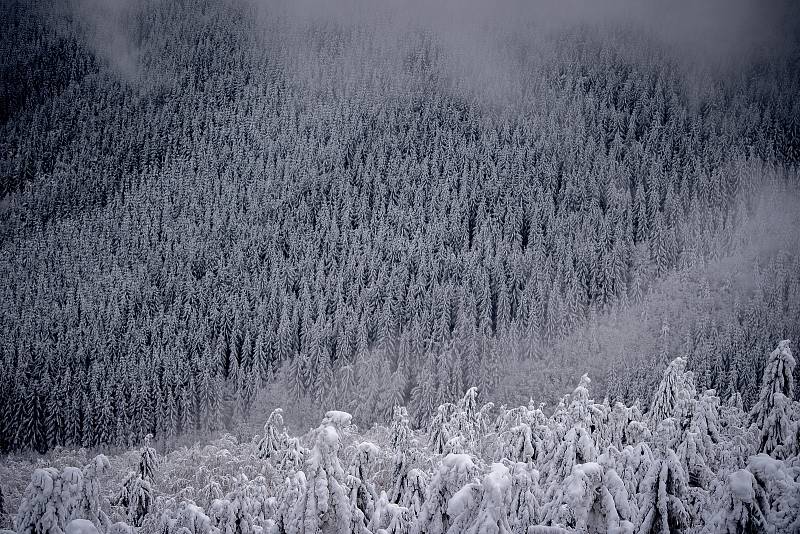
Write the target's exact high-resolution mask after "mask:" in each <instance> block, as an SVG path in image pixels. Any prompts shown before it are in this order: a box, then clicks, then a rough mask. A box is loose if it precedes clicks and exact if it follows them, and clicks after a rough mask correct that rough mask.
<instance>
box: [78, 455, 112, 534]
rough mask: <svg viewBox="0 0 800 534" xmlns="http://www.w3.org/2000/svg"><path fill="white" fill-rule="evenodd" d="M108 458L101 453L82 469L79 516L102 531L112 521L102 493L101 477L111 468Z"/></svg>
mask: <svg viewBox="0 0 800 534" xmlns="http://www.w3.org/2000/svg"><path fill="white" fill-rule="evenodd" d="M110 466H111V465H110V463H109V461H108V458H106V457H105V456H104V455H102V454H99V455H97V456H95V457H94V458H92V461H91V462H90V463H88V464H87V465H85V466H84V467H83V470H82V475H83V488H82V491H81V502H80V504H79V512H78V515H79V517H81V518H83V519H87V520H89V521H91V522H92V523H93V524H94V525H95V526H96V527H97V528H98V529H99V530H100V531H101V532H104V531H105V530H107V529H108V527H109V525H110V521H109V519H108V516H107V515H106V513H105V511H103V502H104V501H105V498H104V497H103V496H102V495H101V491H100V481H99V477H100V475H102V474H103V473H105V472H106V471H107V470H108V469H109V468H110Z"/></svg>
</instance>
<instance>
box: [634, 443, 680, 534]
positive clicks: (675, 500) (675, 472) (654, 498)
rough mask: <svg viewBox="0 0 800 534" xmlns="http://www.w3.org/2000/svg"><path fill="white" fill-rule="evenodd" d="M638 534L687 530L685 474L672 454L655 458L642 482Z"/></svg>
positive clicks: (672, 532) (671, 532)
mask: <svg viewBox="0 0 800 534" xmlns="http://www.w3.org/2000/svg"><path fill="white" fill-rule="evenodd" d="M642 486H643V491H642V492H641V493H640V497H639V499H640V502H639V527H638V530H637V531H636V532H637V534H677V533H680V532H685V531H686V529H687V527H688V526H689V519H690V518H689V513H688V511H687V510H686V503H685V499H686V497H687V492H688V483H687V476H686V473H685V472H684V471H683V467H681V464H680V461H679V460H678V457H677V456H676V455H675V453H674V452H673V451H672V450H667V451H666V453H665V454H663V455H661V456H659V457H658V458H656V460H655V462H654V463H653V465H652V467H651V468H650V471H649V472H648V473H647V477H646V478H645V480H644V481H643V482H642Z"/></svg>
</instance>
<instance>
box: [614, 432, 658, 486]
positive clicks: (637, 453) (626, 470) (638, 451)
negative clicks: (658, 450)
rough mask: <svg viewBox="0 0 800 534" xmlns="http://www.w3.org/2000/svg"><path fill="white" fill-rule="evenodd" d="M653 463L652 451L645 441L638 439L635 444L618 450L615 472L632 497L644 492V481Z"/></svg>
mask: <svg viewBox="0 0 800 534" xmlns="http://www.w3.org/2000/svg"><path fill="white" fill-rule="evenodd" d="M653 463H655V458H654V457H653V451H652V450H651V449H650V445H648V444H647V442H646V441H640V442H639V443H637V444H635V445H626V446H625V448H624V449H622V451H620V457H619V459H618V460H617V467H616V469H617V473H618V474H619V476H620V478H622V481H623V482H624V483H625V489H626V490H627V491H628V495H630V496H631V497H632V498H633V497H635V496H638V495H639V494H640V493H642V492H644V490H645V488H644V481H645V479H646V478H647V474H648V473H649V472H650V468H651V467H652V466H653Z"/></svg>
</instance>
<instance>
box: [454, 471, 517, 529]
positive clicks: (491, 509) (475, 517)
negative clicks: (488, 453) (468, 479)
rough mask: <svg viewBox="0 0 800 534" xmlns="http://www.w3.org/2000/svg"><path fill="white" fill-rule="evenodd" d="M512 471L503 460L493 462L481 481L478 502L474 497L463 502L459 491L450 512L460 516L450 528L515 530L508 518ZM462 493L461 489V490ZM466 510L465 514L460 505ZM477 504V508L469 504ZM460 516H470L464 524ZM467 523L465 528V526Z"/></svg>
mask: <svg viewBox="0 0 800 534" xmlns="http://www.w3.org/2000/svg"><path fill="white" fill-rule="evenodd" d="M510 490H511V473H510V472H509V470H508V468H507V467H506V466H504V465H503V464H492V467H491V470H490V471H489V473H487V474H486V475H485V476H484V477H483V480H481V483H480V491H479V495H480V500H479V501H478V502H477V503H475V502H473V501H471V500H470V499H465V501H464V502H459V500H458V494H456V496H455V497H453V498H452V499H451V500H450V503H449V505H448V508H449V509H448V512H449V513H450V514H451V515H453V516H454V517H455V518H456V519H455V520H454V522H453V524H452V525H451V527H450V530H449V532H452V533H453V534H456V533H460V532H464V533H466V534H484V533H485V534H511V533H512V532H513V531H512V529H511V525H510V524H509V522H508V515H509V513H508V504H509V502H510V499H509V496H510ZM459 493H460V492H459ZM458 507H462V508H464V510H463V511H462V513H461V514H459V513H458V510H457V508H458ZM471 507H474V508H475V509H474V513H473V512H467V508H471ZM459 517H465V518H466V517H469V518H470V519H469V521H468V522H466V523H465V524H464V525H459V524H458V518H459ZM462 527H463V528H462Z"/></svg>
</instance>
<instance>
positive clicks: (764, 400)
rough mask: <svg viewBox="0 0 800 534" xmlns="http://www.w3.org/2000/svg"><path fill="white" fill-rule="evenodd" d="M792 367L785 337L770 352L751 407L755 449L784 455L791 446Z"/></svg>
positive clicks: (792, 360)
mask: <svg viewBox="0 0 800 534" xmlns="http://www.w3.org/2000/svg"><path fill="white" fill-rule="evenodd" d="M794 367H795V360H794V357H793V356H792V350H791V348H789V340H788V339H785V340H783V341H781V342H780V343H778V347H777V348H776V349H775V350H774V351H772V353H771V354H770V355H769V359H768V360H767V365H766V367H765V368H764V374H763V375H762V378H761V390H760V391H759V395H758V402H756V404H755V405H754V406H753V409H752V410H751V411H750V417H751V421H752V424H753V425H755V427H756V428H757V429H758V430H759V435H758V447H757V450H758V452H764V453H767V454H773V453H777V454H778V455H780V456H781V457H783V456H784V455H785V454H786V452H787V449H788V448H790V447H791V446H792V444H791V443H790V440H792V439H793V438H794V436H793V435H792V432H791V431H790V427H791V423H790V420H789V414H788V411H789V410H788V407H789V405H790V403H791V400H792V399H793V398H794V375H793V372H794Z"/></svg>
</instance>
